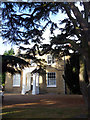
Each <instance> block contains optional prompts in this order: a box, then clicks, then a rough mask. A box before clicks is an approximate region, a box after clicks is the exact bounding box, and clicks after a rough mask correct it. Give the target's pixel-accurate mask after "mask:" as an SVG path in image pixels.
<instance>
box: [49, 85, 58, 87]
mask: <svg viewBox="0 0 90 120" xmlns="http://www.w3.org/2000/svg"><path fill="white" fill-rule="evenodd" d="M47 87H57V86H56V85H47Z"/></svg>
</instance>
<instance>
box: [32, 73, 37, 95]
mask: <svg viewBox="0 0 90 120" xmlns="http://www.w3.org/2000/svg"><path fill="white" fill-rule="evenodd" d="M32 95H36V73H35V74H33V90H32Z"/></svg>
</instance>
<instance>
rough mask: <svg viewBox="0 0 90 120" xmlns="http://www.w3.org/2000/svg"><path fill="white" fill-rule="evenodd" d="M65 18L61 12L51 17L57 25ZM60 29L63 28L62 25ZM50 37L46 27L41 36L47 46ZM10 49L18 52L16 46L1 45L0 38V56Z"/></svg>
mask: <svg viewBox="0 0 90 120" xmlns="http://www.w3.org/2000/svg"><path fill="white" fill-rule="evenodd" d="M79 9H80V10H82V9H83V8H82V7H81V6H80V7H79ZM65 18H67V15H65V14H64V13H61V11H59V12H58V14H57V15H55V16H51V19H52V21H53V22H57V23H58V20H63V19H65ZM60 27H64V25H62V26H60ZM54 33H55V35H57V34H60V30H58V29H57V30H55V32H54ZM50 36H51V35H50V29H49V27H48V28H47V29H46V31H45V33H44V34H43V37H44V38H45V40H44V41H43V43H45V44H46V43H47V44H48V43H49V40H50V39H49V37H50ZM11 48H14V50H15V52H17V50H18V46H16V45H12V44H10V43H9V44H8V43H5V44H3V40H2V37H0V55H2V54H3V53H4V51H8V50H10V49H11Z"/></svg>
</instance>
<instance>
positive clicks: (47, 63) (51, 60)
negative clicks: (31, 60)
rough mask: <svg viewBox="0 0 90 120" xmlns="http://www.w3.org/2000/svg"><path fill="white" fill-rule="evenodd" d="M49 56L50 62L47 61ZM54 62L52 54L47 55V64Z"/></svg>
mask: <svg viewBox="0 0 90 120" xmlns="http://www.w3.org/2000/svg"><path fill="white" fill-rule="evenodd" d="M49 56H50V57H51V59H50V60H51V63H49V62H48V61H49V59H48V58H49ZM54 63H55V61H54V58H53V56H52V55H47V64H48V65H52V64H54Z"/></svg>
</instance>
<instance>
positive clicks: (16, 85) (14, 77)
mask: <svg viewBox="0 0 90 120" xmlns="http://www.w3.org/2000/svg"><path fill="white" fill-rule="evenodd" d="M17 75H20V76H19V78H20V81H18V84H15V80H17ZM20 85H21V74H19V73H16V74H14V75H13V87H20Z"/></svg>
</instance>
